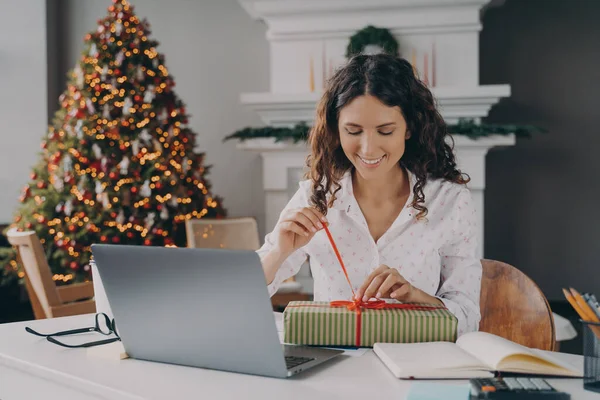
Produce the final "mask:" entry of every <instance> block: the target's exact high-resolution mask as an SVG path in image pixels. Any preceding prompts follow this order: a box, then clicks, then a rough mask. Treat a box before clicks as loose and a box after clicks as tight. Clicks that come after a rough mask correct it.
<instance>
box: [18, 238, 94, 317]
mask: <svg viewBox="0 0 600 400" xmlns="http://www.w3.org/2000/svg"><path fill="white" fill-rule="evenodd" d="M7 238H8V241H9V242H10V244H11V245H13V246H14V247H15V249H16V251H17V258H18V262H19V263H20V264H21V265H22V266H23V269H24V271H25V286H26V289H27V294H28V295H29V300H30V301H31V306H32V308H33V314H34V316H35V318H36V319H44V318H54V317H66V316H70V315H79V314H88V313H95V312H96V303H95V302H94V300H93V299H92V297H94V287H93V284H92V282H84V283H74V284H71V285H66V286H56V284H55V283H54V281H53V280H52V271H50V267H49V266H48V261H47V260H46V255H45V253H44V248H43V247H42V243H41V242H40V240H39V238H38V237H37V235H36V234H35V232H33V231H27V232H19V231H17V230H16V229H15V228H13V229H11V230H9V231H8V233H7ZM80 300H82V301H80Z"/></svg>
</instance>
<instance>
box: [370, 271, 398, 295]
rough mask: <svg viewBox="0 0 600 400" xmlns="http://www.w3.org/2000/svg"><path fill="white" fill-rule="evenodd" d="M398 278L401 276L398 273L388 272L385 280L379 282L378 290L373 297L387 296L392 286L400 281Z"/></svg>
mask: <svg viewBox="0 0 600 400" xmlns="http://www.w3.org/2000/svg"><path fill="white" fill-rule="evenodd" d="M400 278H401V276H400V275H399V274H395V273H389V274H388V276H387V278H385V280H384V281H383V283H382V284H381V286H379V291H378V292H377V294H376V295H375V297H377V298H379V299H381V298H387V297H389V295H390V292H391V289H392V288H393V287H394V285H397V284H398V283H401V281H402V280H401V279H400Z"/></svg>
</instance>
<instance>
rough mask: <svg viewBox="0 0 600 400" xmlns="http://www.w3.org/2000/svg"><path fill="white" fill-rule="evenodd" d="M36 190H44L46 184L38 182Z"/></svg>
mask: <svg viewBox="0 0 600 400" xmlns="http://www.w3.org/2000/svg"><path fill="white" fill-rule="evenodd" d="M36 186H37V187H38V189H44V188H45V187H46V182H44V181H38V183H37V185H36Z"/></svg>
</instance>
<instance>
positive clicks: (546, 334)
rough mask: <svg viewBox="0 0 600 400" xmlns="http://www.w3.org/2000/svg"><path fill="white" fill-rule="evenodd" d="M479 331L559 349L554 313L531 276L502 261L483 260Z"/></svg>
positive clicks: (528, 345) (526, 343)
mask: <svg viewBox="0 0 600 400" xmlns="http://www.w3.org/2000/svg"><path fill="white" fill-rule="evenodd" d="M481 263H482V266H483V276H482V280H481V300H480V307H481V322H480V323H479V330H480V331H483V332H489V333H493V334H495V335H498V336H501V337H503V338H506V339H509V340H512V341H513V342H516V343H519V344H521V345H524V346H527V347H534V348H538V349H542V350H555V349H556V333H555V328H554V318H553V316H552V310H551V309H550V305H549V304H548V301H547V300H546V297H545V296H544V294H543V293H542V291H541V290H540V288H539V287H538V286H537V285H536V284H535V282H533V281H532V280H531V279H530V278H529V277H528V276H527V275H525V274H524V273H523V272H521V271H519V270H518V269H516V268H515V267H513V266H511V265H508V264H505V263H503V262H500V261H494V260H482V261H481Z"/></svg>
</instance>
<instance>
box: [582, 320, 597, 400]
mask: <svg viewBox="0 0 600 400" xmlns="http://www.w3.org/2000/svg"><path fill="white" fill-rule="evenodd" d="M581 323H582V325H583V357H584V361H583V363H584V367H583V371H584V377H583V388H584V389H585V390H590V391H592V392H598V393H600V323H597V322H589V321H581Z"/></svg>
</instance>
